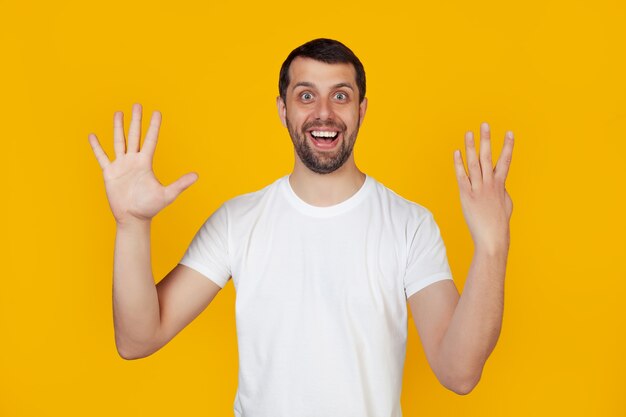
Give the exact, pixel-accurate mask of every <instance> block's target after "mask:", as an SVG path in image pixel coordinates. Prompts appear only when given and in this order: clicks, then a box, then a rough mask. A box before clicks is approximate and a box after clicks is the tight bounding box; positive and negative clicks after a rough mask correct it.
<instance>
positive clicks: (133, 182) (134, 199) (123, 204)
mask: <svg viewBox="0 0 626 417" xmlns="http://www.w3.org/2000/svg"><path fill="white" fill-rule="evenodd" d="M123 117H124V114H123V113H122V112H115V115H114V116H113V137H114V140H113V145H114V148H115V161H113V162H111V161H110V160H109V158H108V157H107V155H106V153H105V152H104V150H103V149H102V147H101V146H100V142H98V138H97V137H96V135H95V134H93V133H91V134H89V143H90V144H91V147H92V149H93V152H94V154H95V155H96V159H97V160H98V163H99V164H100V167H101V168H102V171H103V175H104V185H105V188H106V193H107V198H108V199H109V205H110V206H111V211H112V212H113V216H114V217H115V221H116V222H117V223H118V225H122V224H127V223H129V222H135V221H147V222H149V221H150V220H151V219H152V218H153V217H154V216H156V215H157V213H158V212H160V211H161V210H163V209H164V208H165V207H166V206H168V205H169V204H170V203H172V202H173V201H174V200H175V199H176V198H177V197H178V195H179V194H180V193H182V192H183V191H184V190H185V189H187V188H188V187H189V186H190V185H192V184H193V183H194V182H196V180H197V179H198V174H196V173H194V172H190V173H188V174H185V175H183V176H182V177H180V178H179V179H178V180H177V181H175V182H173V183H172V184H170V185H168V186H163V185H162V184H161V183H160V182H159V181H158V180H157V179H156V177H155V176H154V171H153V170H152V161H153V158H154V150H155V148H156V144H157V138H158V136H159V128H160V126H161V113H159V112H158V111H155V112H154V113H153V114H152V119H151V120H150V127H149V128H148V132H147V133H146V137H145V139H144V143H143V147H142V148H141V150H139V139H140V137H141V105H140V104H135V105H133V116H132V119H131V122H130V128H129V130H128V149H126V139H125V137H124V120H123Z"/></svg>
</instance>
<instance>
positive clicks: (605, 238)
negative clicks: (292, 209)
mask: <svg viewBox="0 0 626 417" xmlns="http://www.w3.org/2000/svg"><path fill="white" fill-rule="evenodd" d="M0 6H1V10H0V35H1V37H0V42H1V44H0V46H1V48H0V56H1V59H2V65H1V66H0V75H1V78H0V80H1V83H2V88H1V90H0V94H1V97H2V100H1V103H0V118H1V119H0V129H1V130H0V137H1V140H2V148H1V159H2V163H0V170H1V171H0V175H1V178H2V184H3V187H2V188H3V192H2V211H3V213H2V229H3V233H2V236H3V238H2V242H3V243H2V244H3V246H4V245H6V246H4V250H3V251H2V253H3V257H4V256H5V254H8V259H3V262H2V265H3V273H2V282H1V284H2V286H1V288H0V415H2V416H10V417H17V416H20V417H21V416H175V415H176V416H178V415H180V416H207V415H215V416H231V415H232V413H233V410H232V408H233V407H232V405H233V400H234V394H235V389H236V383H237V380H236V378H237V345H236V334H235V323H234V298H235V292H234V289H233V286H232V283H231V282H229V283H228V285H227V286H226V287H225V289H224V290H222V291H221V292H220V293H219V294H218V296H217V298H216V299H215V300H214V302H213V303H212V304H211V305H210V306H209V308H207V310H206V311H205V312H203V313H202V314H201V315H200V316H199V317H198V318H197V319H196V320H195V321H194V322H193V323H192V324H191V325H190V326H189V327H187V328H186V329H184V330H183V331H182V332H181V333H180V334H179V335H178V336H176V337H175V338H174V339H173V340H172V341H171V342H170V343H169V344H168V345H167V346H165V347H164V348H163V349H162V350H160V351H159V352H157V353H156V354H155V355H153V356H151V357H148V358H145V359H141V360H136V361H125V360H123V359H121V358H120V357H119V356H118V355H117V352H116V350H115V344H114V337H113V323H112V305H111V285H112V262H113V244H114V236H115V223H114V220H113V217H112V215H111V213H110V210H109V207H108V203H107V199H106V195H105V191H104V185H103V181H102V174H101V170H100V168H99V166H98V164H97V162H96V159H95V157H94V156H93V154H92V151H91V148H90V146H89V143H88V141H87V135H88V134H89V133H90V132H95V133H96V134H97V135H98V137H99V139H100V141H101V143H102V144H103V146H104V148H105V150H106V151H107V153H108V155H109V157H112V156H113V155H114V153H113V144H112V140H113V138H112V121H113V113H114V112H115V111H116V110H122V111H124V114H125V123H126V129H127V128H128V123H129V121H130V110H131V106H132V103H134V102H140V103H142V104H143V106H144V132H145V130H146V129H147V122H148V120H149V115H150V114H151V112H152V111H154V110H160V111H161V112H162V114H163V124H162V129H161V134H160V137H159V145H158V147H157V152H156V156H155V172H156V175H157V177H158V178H159V179H160V181H161V182H162V183H164V184H169V183H171V182H173V181H174V180H176V179H177V178H178V177H179V176H180V175H183V174H184V173H186V172H190V171H195V172H198V173H199V175H200V179H199V181H198V182H197V183H196V184H195V185H193V186H192V187H191V188H190V189H188V190H187V191H185V192H184V193H183V194H182V195H181V196H180V198H179V199H178V200H177V201H175V202H174V204H172V205H171V206H169V207H168V208H166V209H165V210H164V211H163V212H162V213H160V214H159V215H158V216H157V217H156V218H155V220H154V221H153V228H152V256H153V270H154V276H155V280H156V281H158V280H160V279H161V278H162V277H163V276H164V275H165V274H166V273H167V272H169V270H170V269H171V268H173V267H174V266H175V265H176V263H177V262H178V260H179V259H180V257H181V256H182V255H183V253H184V251H185V249H186V247H187V245H188V244H189V242H190V241H191V238H192V237H193V235H194V233H195V232H196V230H197V229H198V228H199V227H200V225H201V224H202V222H203V221H204V220H205V219H206V218H207V217H208V215H210V214H211V213H212V212H213V210H215V209H216V208H217V207H218V205H219V204H220V203H221V202H223V201H224V200H226V199H228V198H231V197H234V196H236V195H239V194H242V193H244V192H250V191H254V190H257V189H259V188H261V187H263V186H265V185H267V184H269V183H270V182H272V181H273V180H275V179H276V178H278V177H279V176H282V175H286V174H287V173H289V172H290V171H291V168H292V164H293V151H292V146H291V142H290V140H289V137H288V135H287V132H286V130H285V129H284V128H283V127H282V126H281V125H280V122H279V119H278V116H277V113H276V108H275V97H276V95H277V80H278V71H279V68H280V64H281V63H282V61H283V60H284V58H285V57H286V56H287V54H288V53H289V52H290V51H291V50H292V49H293V48H295V47H296V46H298V45H300V44H302V43H304V42H306V41H308V40H310V39H313V38H316V37H331V38H336V39H339V40H341V41H342V42H344V43H346V44H347V45H348V46H349V47H350V48H352V49H353V50H354V51H355V53H356V54H357V55H358V56H359V57H360V59H361V60H362V62H363V63H364V65H365V69H366V72H367V81H368V93H367V95H368V98H369V109H368V113H367V116H366V118H365V122H364V124H363V126H362V129H361V132H360V135H359V138H358V140H357V146H356V148H355V152H356V153H355V155H356V161H357V164H358V166H359V167H360V168H361V169H362V170H364V171H365V172H366V173H368V174H370V175H372V176H373V177H375V178H376V179H378V180H379V181H381V182H383V183H384V184H385V185H387V186H388V187H389V188H391V189H393V190H395V191H396V192H398V193H400V194H401V195H403V196H404V197H406V198H409V199H411V200H413V201H416V202H418V203H420V204H422V205H424V206H426V207H428V208H429V209H430V210H431V211H432V212H433V213H434V215H435V219H436V220H437V222H438V224H439V226H440V228H441V231H442V234H443V238H444V241H445V243H446V246H447V249H448V257H449V260H450V264H451V267H452V270H453V273H454V279H455V282H456V284H457V287H458V288H459V290H462V288H463V284H464V282H465V277H466V274H467V270H468V267H469V264H470V261H471V256H472V242H471V238H470V236H469V232H468V229H467V226H466V225H465V222H464V220H463V215H462V211H461V207H460V202H459V198H458V189H457V184H456V179H455V176H454V169H453V162H452V161H453V159H452V153H453V150H454V149H456V148H462V145H463V134H464V132H465V131H466V130H470V129H471V130H473V131H474V132H477V131H478V127H479V124H480V122H482V121H487V122H489V123H490V124H491V126H492V132H493V149H494V153H495V155H494V160H495V159H496V157H497V155H498V154H499V152H500V149H501V146H502V142H503V138H504V133H505V131H506V130H513V131H514V132H515V136H516V145H515V151H514V154H513V163H512V167H511V171H510V175H509V179H508V181H507V188H508V190H509V192H510V194H511V196H512V198H513V202H514V211H513V217H512V223H511V233H512V245H511V251H510V256H509V264H508V270H507V276H506V286H505V292H506V294H505V312H504V324H503V329H502V333H501V336H500V339H499V342H498V345H497V346H496V348H495V350H494V352H493V354H492V355H491V357H490V358H489V360H488V362H487V364H486V367H485V371H484V373H483V377H482V380H481V381H480V383H479V385H478V386H477V387H476V388H475V389H474V391H472V392H471V393H470V394H469V395H467V396H458V395H456V394H454V393H452V392H451V391H447V390H446V389H445V388H444V387H443V386H441V385H440V384H439V383H438V381H437V380H436V378H435V376H434V374H433V373H432V371H431V370H430V368H429V366H428V363H427V361H426V358H425V356H424V353H423V350H422V347H421V344H420V341H419V337H418V335H417V332H416V330H415V328H414V324H413V322H412V321H410V322H409V332H410V333H409V340H408V346H407V359H406V366H405V379H404V386H403V393H402V406H403V411H404V415H405V416H406V417H411V416H451V415H462V416H518V415H519V416H529V415H533V416H553V415H568V416H591V415H598V416H624V415H626V399H625V392H626V383H625V382H624V375H626V360H625V356H624V354H625V350H626V349H625V348H626V336H625V334H626V323H625V321H626V318H625V317H626V315H625V313H624V308H623V307H624V302H623V294H624V291H625V290H626V285H625V284H624V282H625V279H626V273H625V272H626V267H625V266H624V261H625V259H624V258H626V256H625V255H626V237H625V236H626V221H625V219H624V213H626V207H625V203H624V194H625V191H626V187H625V183H626V164H625V163H624V155H625V151H626V145H625V143H626V75H625V74H626V59H625V57H626V48H625V46H626V29H625V28H626V3H624V2H623V1H618V0H615V1H608V0H604V1H595V2H590V1H588V2H583V1H571V0H570V1H561V2H547V1H530V2H528V1H523V2H522V1H520V2H501V1H473V2H408V1H407V2H394V1H385V2H377V3H373V2H372V3H367V2H365V1H363V0H361V1H352V0H349V1H340V2H338V1H317V2H280V3H272V4H265V3H264V2H249V3H241V2H226V1H207V2H186V1H176V2H166V1H138V2H126V1H117V0H116V1H106V2H105V1H102V2H97V3H94V2H86V1H73V2H33V1H17V0H12V1H0ZM463 153H464V150H463Z"/></svg>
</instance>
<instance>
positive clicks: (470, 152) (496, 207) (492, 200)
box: [454, 123, 513, 253]
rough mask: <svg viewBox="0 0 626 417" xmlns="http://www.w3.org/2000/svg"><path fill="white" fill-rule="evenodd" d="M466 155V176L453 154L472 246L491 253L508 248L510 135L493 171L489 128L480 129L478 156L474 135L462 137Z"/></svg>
mask: <svg viewBox="0 0 626 417" xmlns="http://www.w3.org/2000/svg"><path fill="white" fill-rule="evenodd" d="M465 149H466V155H467V168H468V172H469V177H468V175H467V174H466V171H465V166H464V165H463V158H462V157H461V152H460V151H459V150H456V151H455V152H454V166H455V170H456V177H457V182H458V184H459V190H460V193H461V206H462V208H463V216H464V217H465V221H466V222H467V225H468V226H469V229H470V233H471V235H472V239H473V241H474V247H475V249H476V250H483V251H487V252H489V253H494V252H498V251H502V250H508V248H509V220H510V218H511V213H512V212H513V202H512V201H511V197H510V196H509V193H508V192H507V191H506V188H505V181H506V177H507V174H508V172H509V166H510V164H511V156H512V154H513V132H510V131H509V132H507V134H506V136H505V139H504V145H503V147H502V152H501V153H500V157H499V158H498V162H497V163H496V167H495V169H494V168H493V163H492V162H491V140H490V132H489V125H488V124H487V123H483V124H482V125H481V127H480V157H479V156H478V155H477V152H476V145H475V143H474V135H473V133H472V132H467V133H466V134H465Z"/></svg>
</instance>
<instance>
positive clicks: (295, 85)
mask: <svg viewBox="0 0 626 417" xmlns="http://www.w3.org/2000/svg"><path fill="white" fill-rule="evenodd" d="M298 87H310V88H315V84H313V83H310V82H308V81H300V82H298V83H296V84H294V86H293V88H292V90H295V89H296V88H298ZM340 87H347V88H349V89H350V90H352V91H354V87H352V85H351V84H349V83H338V84H335V85H333V86H332V88H340Z"/></svg>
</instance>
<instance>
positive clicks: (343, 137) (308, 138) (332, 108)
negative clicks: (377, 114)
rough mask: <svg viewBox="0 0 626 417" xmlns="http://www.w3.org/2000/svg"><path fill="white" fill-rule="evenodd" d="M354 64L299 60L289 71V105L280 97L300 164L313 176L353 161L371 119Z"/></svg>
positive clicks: (283, 118) (284, 119)
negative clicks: (362, 129) (361, 130)
mask: <svg viewBox="0 0 626 417" xmlns="http://www.w3.org/2000/svg"><path fill="white" fill-rule="evenodd" d="M355 77H356V71H355V70H354V67H353V66H352V64H348V63H337V64H327V63H324V62H321V61H316V60H314V59H310V58H303V57H297V58H296V59H294V60H293V61H292V63H291V65H290V67H289V86H288V87H287V91H286V100H285V102H283V100H282V99H281V98H280V97H278V99H277V104H278V110H279V114H280V117H281V121H282V122H283V125H284V126H286V127H287V129H288V130H289V135H290V136H291V141H292V142H293V145H294V148H295V151H296V153H297V155H298V157H299V158H300V161H302V163H303V164H304V165H305V166H306V167H307V168H309V169H310V170H311V171H313V172H316V173H318V174H328V173H331V172H333V171H335V170H337V169H338V168H340V167H341V166H342V165H344V163H345V162H346V161H348V160H349V159H350V160H351V162H352V163H354V158H353V157H352V158H350V157H351V156H352V150H353V148H354V143H355V141H356V136H357V133H358V131H359V127H360V125H361V122H362V120H363V117H364V115H365V110H366V107H367V99H366V98H364V99H363V101H362V102H361V103H359V91H358V87H357V85H356V81H355Z"/></svg>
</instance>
